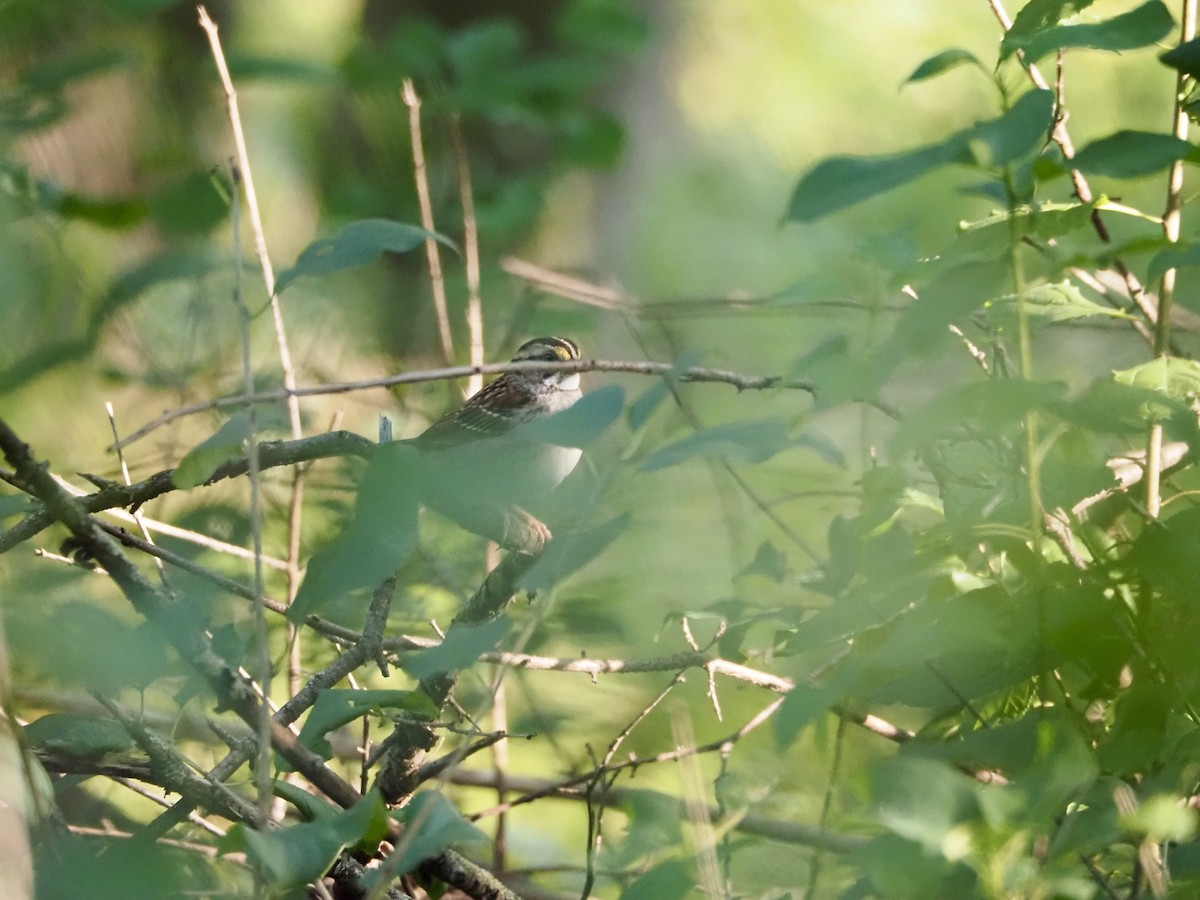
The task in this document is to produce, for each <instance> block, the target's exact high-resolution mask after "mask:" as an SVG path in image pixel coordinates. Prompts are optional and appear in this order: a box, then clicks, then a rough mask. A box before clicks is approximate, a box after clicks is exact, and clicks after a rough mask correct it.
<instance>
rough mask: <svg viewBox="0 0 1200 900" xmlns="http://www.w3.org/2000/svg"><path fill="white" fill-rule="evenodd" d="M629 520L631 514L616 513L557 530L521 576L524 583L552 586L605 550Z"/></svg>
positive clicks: (539, 587) (534, 586)
mask: <svg viewBox="0 0 1200 900" xmlns="http://www.w3.org/2000/svg"><path fill="white" fill-rule="evenodd" d="M629 521H630V517H629V516H628V515H621V516H615V517H614V518H612V519H609V520H608V521H607V522H604V523H602V524H600V525H592V526H590V527H588V528H581V529H577V530H574V531H569V532H565V533H563V534H556V535H555V537H554V540H552V541H551V542H550V543H549V544H547V545H546V549H545V550H543V551H542V554H541V556H539V557H538V560H537V562H536V563H534V564H533V567H532V568H530V570H529V571H528V572H526V573H525V574H524V575H523V576H522V577H521V587H522V588H524V589H525V590H527V591H530V592H533V593H536V592H538V591H545V590H549V589H550V588H551V587H553V586H554V585H555V584H557V583H558V582H560V581H562V580H563V579H564V578H566V577H567V576H568V575H571V574H573V573H575V572H577V571H579V570H580V569H582V568H583V567H584V566H586V565H587V564H588V563H590V562H591V561H592V560H593V559H595V558H596V557H597V556H599V555H600V554H601V553H603V552H604V549H605V548H606V547H608V545H609V544H611V543H612V542H613V541H615V540H616V539H617V538H618V537H620V536H621V534H622V533H623V532H624V531H625V529H626V528H628V527H629Z"/></svg>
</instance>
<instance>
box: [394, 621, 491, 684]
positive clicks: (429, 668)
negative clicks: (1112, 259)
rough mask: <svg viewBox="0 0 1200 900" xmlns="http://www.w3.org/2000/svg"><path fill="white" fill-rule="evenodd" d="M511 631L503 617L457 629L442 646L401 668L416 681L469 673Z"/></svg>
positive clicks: (412, 658) (405, 661) (410, 658)
mask: <svg viewBox="0 0 1200 900" xmlns="http://www.w3.org/2000/svg"><path fill="white" fill-rule="evenodd" d="M507 631H508V621H507V620H506V619H505V618H504V617H503V616H501V617H499V618H495V619H492V620H490V621H488V622H483V623H481V624H479V625H455V626H454V627H452V628H451V629H450V630H449V631H448V632H447V633H446V639H445V640H444V641H442V642H441V643H440V644H439V645H438V646H436V647H431V648H429V649H428V650H422V651H420V652H418V653H413V654H410V655H408V656H405V657H404V658H403V659H401V661H400V665H401V666H402V667H403V669H404V671H406V672H407V673H408V674H409V675H411V676H412V677H413V678H427V677H429V676H430V675H436V674H437V673H438V672H455V671H458V670H460V669H465V668H466V667H467V666H469V665H471V664H472V663H474V662H475V661H476V660H477V659H479V657H481V656H482V655H483V654H485V653H487V652H488V651H489V650H491V649H492V648H493V647H495V646H496V644H497V643H498V642H499V641H500V639H501V638H502V637H504V635H505V633H506V632H507Z"/></svg>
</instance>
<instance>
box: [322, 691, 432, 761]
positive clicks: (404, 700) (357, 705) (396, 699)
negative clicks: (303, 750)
mask: <svg viewBox="0 0 1200 900" xmlns="http://www.w3.org/2000/svg"><path fill="white" fill-rule="evenodd" d="M381 709H402V710H405V711H406V712H410V713H413V714H414V717H423V718H426V719H429V718H434V717H436V716H437V710H436V709H435V708H434V706H433V701H431V700H430V699H429V698H428V697H426V696H425V695H424V694H423V693H421V692H420V691H384V690H374V691H367V690H346V689H340V688H339V689H334V688H331V689H328V690H324V691H321V692H320V693H319V694H317V702H316V703H314V704H313V707H312V709H311V710H310V711H309V713H308V718H306V719H305V720H304V727H302V728H301V729H300V743H302V744H303V745H304V746H305V747H308V748H309V749H310V750H312V751H313V752H315V753H319V754H321V757H322V758H323V759H329V758H330V757H331V756H333V748H332V747H331V746H330V745H329V741H328V740H326V739H325V735H327V734H328V733H329V732H331V731H333V730H334V729H335V728H341V727H342V726H343V725H347V724H349V723H350V722H353V721H354V720H355V719H359V718H361V717H363V716H365V715H366V714H367V713H370V712H378V711H379V710H381Z"/></svg>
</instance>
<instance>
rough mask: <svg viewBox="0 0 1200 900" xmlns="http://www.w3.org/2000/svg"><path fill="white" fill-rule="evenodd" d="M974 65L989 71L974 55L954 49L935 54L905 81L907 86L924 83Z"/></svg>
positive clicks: (957, 48)
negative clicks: (951, 70)
mask: <svg viewBox="0 0 1200 900" xmlns="http://www.w3.org/2000/svg"><path fill="white" fill-rule="evenodd" d="M964 65H972V66H975V67H977V68H979V69H980V70H982V71H985V72H986V71H987V70H986V69H984V67H983V63H981V62H980V61H979V60H978V59H976V58H975V54H974V53H970V52H968V51H966V50H963V49H961V48H959V47H952V48H951V49H949V50H943V51H942V52H941V53H937V54H934V55H933V56H931V57H929V59H927V60H925V61H924V62H923V63H921V64H920V65H919V66H917V67H916V68H915V69H913V73H912V74H911V75H909V76H908V77H907V78H906V79H904V83H905V84H912V83H913V82H915V81H924V80H925V79H926V78H933V77H934V76H935V75H941V74H942V73H943V72H948V71H949V70H950V69H956V68H958V67H959V66H964Z"/></svg>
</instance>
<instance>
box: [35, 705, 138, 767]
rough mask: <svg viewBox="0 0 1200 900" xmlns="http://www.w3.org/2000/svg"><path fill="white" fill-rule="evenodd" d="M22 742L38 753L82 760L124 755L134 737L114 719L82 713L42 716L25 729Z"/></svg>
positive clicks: (131, 745)
mask: <svg viewBox="0 0 1200 900" xmlns="http://www.w3.org/2000/svg"><path fill="white" fill-rule="evenodd" d="M25 739H26V740H27V741H28V742H29V745H30V746H31V747H33V748H35V749H37V750H41V751H44V752H46V753H59V754H63V755H65V756H73V757H79V758H81V759H95V758H96V757H99V756H104V755H105V754H108V753H124V752H126V751H127V750H132V749H133V747H134V741H133V738H132V737H130V736H129V732H128V731H126V730H125V726H124V725H122V724H121V723H120V722H118V721H117V720H116V719H105V718H101V717H100V716H88V715H83V714H81V713H50V714H49V715H45V716H42V717H41V718H40V719H36V720H34V721H33V722H30V723H29V724H28V725H26V726H25Z"/></svg>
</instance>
